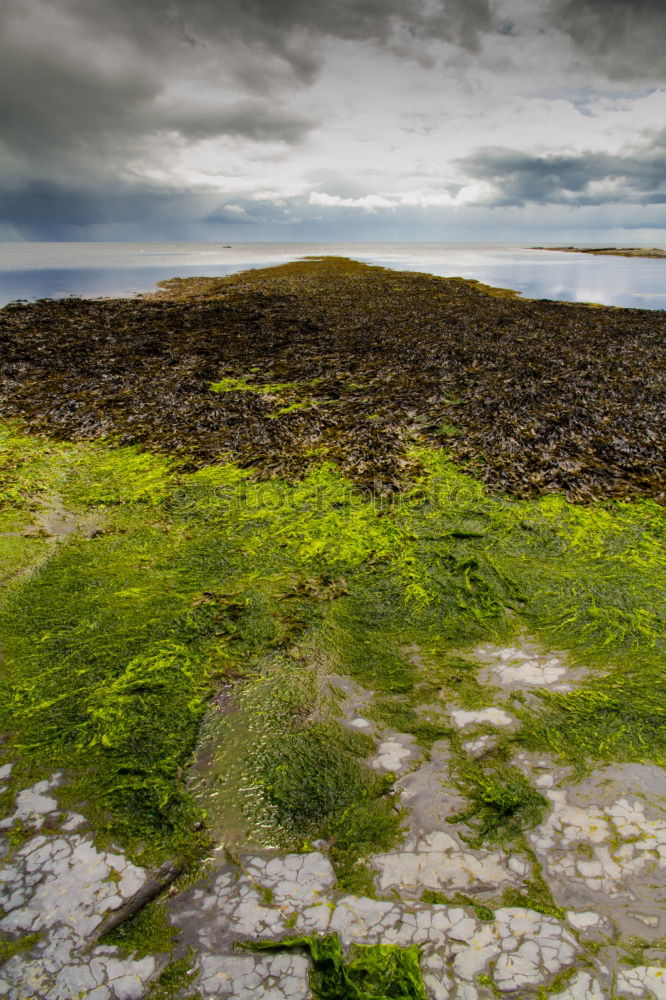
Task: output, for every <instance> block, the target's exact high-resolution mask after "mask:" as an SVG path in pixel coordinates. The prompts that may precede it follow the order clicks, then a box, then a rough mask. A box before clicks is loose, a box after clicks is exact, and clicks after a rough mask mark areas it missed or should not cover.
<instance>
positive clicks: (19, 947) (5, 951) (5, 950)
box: [0, 934, 41, 965]
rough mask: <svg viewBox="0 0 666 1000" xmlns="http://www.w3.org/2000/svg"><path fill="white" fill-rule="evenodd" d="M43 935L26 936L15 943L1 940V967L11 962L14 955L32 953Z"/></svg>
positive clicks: (14, 941)
mask: <svg viewBox="0 0 666 1000" xmlns="http://www.w3.org/2000/svg"><path fill="white" fill-rule="evenodd" d="M40 938H41V934H25V935H24V936H23V937H21V938H17V939H15V940H13V941H9V940H4V939H0V965H2V964H3V963H4V962H7V961H9V959H10V958H13V957H14V955H20V954H22V953H23V952H26V951H30V949H31V948H34V946H35V945H36V944H38V942H39V941H40Z"/></svg>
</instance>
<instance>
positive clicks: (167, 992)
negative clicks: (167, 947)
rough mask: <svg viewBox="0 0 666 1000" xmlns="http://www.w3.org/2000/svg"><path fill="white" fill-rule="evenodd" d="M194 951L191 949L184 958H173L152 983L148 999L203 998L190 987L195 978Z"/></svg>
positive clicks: (198, 999)
mask: <svg viewBox="0 0 666 1000" xmlns="http://www.w3.org/2000/svg"><path fill="white" fill-rule="evenodd" d="M194 958H195V956H194V951H193V949H190V951H188V953H187V955H184V956H183V957H182V958H176V959H173V960H172V961H171V962H169V964H168V965H167V967H166V968H165V969H164V970H163V972H162V973H160V975H159V976H158V977H157V979H156V980H155V982H154V983H152V985H151V987H150V990H149V992H148V993H147V995H146V1000H202V997H201V994H200V993H199V991H198V990H196V991H195V992H194V993H193V992H191V991H190V990H189V989H188V987H189V986H190V983H191V981H192V978H193V974H194V969H193V964H194Z"/></svg>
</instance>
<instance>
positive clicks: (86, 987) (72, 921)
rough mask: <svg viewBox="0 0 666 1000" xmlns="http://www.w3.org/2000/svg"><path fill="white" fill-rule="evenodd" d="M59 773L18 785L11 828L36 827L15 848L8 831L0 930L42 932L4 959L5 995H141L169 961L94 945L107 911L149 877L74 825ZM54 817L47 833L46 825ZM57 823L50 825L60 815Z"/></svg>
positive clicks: (107, 999) (7, 823)
mask: <svg viewBox="0 0 666 1000" xmlns="http://www.w3.org/2000/svg"><path fill="white" fill-rule="evenodd" d="M60 781H61V776H60V775H59V774H56V775H54V776H53V777H52V778H51V779H50V780H46V781H40V782H38V783H37V784H36V785H33V786H32V787H31V788H27V789H24V790H23V791H21V792H19V793H18V795H17V798H16V808H15V810H14V813H13V814H12V815H11V816H10V817H7V819H5V820H3V821H2V828H3V829H4V830H9V829H10V828H11V827H12V825H13V824H14V823H15V822H16V821H17V820H20V821H21V822H22V823H23V824H29V826H30V827H31V828H32V829H33V830H35V831H36V833H35V835H33V836H29V837H28V838H27V839H26V840H25V841H24V842H23V843H22V844H21V846H20V847H19V848H17V849H16V850H11V848H10V846H9V844H8V842H7V840H6V838H5V837H0V841H1V842H2V845H3V851H2V854H3V859H2V862H0V885H2V911H1V913H2V916H1V917H0V931H2V932H3V934H4V935H5V936H6V938H8V939H9V940H20V939H21V938H23V937H25V936H26V935H28V934H38V935H39V940H38V941H37V943H36V944H35V945H34V946H33V947H32V948H31V949H30V950H29V951H28V952H22V953H19V954H17V955H14V956H13V957H12V958H10V959H9V960H8V961H7V962H5V963H4V964H3V965H2V966H0V996H2V997H7V1000H26V998H27V997H30V1000H73V998H77V1000H78V998H79V997H85V998H90V1000H139V998H140V997H143V996H144V995H145V993H146V990H147V985H148V983H149V982H150V980H151V979H152V978H153V977H154V976H155V975H156V974H157V973H158V972H159V969H160V967H161V965H162V964H163V961H162V959H160V957H152V956H149V957H146V958H143V959H141V960H135V959H133V958H128V959H125V958H121V957H120V955H119V953H118V951H117V949H115V948H111V947H105V946H100V945H98V946H96V947H95V946H93V947H92V948H91V947H90V946H91V945H94V941H95V938H96V933H97V932H98V931H99V929H100V927H101V925H102V923H103V922H104V920H105V918H106V917H107V916H108V915H109V914H111V913H113V912H114V911H116V910H119V909H120V908H121V907H123V906H126V905H127V904H128V903H130V902H131V900H132V899H133V898H134V897H135V896H136V894H137V893H139V892H140V891H141V890H142V889H143V888H144V886H145V885H146V884H147V883H148V882H149V880H150V879H151V877H152V876H151V873H150V872H149V871H147V870H146V869H143V868H139V867H137V866H136V865H133V864H132V863H131V862H130V861H128V860H127V858H126V857H125V856H124V855H123V854H121V853H120V852H116V851H100V850H98V849H97V848H96V847H95V845H94V843H93V841H92V838H91V837H90V836H89V835H87V834H83V833H76V832H73V831H74V830H76V829H77V828H79V827H80V826H81V825H82V824H83V823H84V822H85V821H84V820H83V817H81V816H78V815H77V814H75V813H64V812H61V811H60V810H59V806H58V802H57V799H56V798H55V791H56V789H57V787H58V785H59V784H60ZM47 819H49V833H48V835H47V834H44V833H41V832H39V831H40V830H42V829H44V824H45V822H46V820H47ZM56 822H57V824H58V826H59V827H60V829H59V830H52V829H51V825H52V824H54V823H56Z"/></svg>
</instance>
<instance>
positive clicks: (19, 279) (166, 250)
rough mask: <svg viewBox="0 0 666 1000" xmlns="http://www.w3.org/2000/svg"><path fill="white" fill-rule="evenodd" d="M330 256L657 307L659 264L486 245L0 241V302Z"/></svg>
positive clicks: (665, 299)
mask: <svg viewBox="0 0 666 1000" xmlns="http://www.w3.org/2000/svg"><path fill="white" fill-rule="evenodd" d="M323 254H336V255H340V256H344V257H353V258H355V259H356V260H362V261H367V262H369V263H373V264H383V265H386V266H387V267H394V268H396V269H399V270H411V271H427V272H429V273H430V274H438V275H445V276H458V277H462V278H476V279H477V280H478V281H482V282H484V283H486V284H488V285H496V286H499V287H501V288H515V289H516V290H517V291H520V292H522V293H523V294H524V295H525V296H527V297H529V298H547V299H566V300H568V301H575V302H602V303H605V304H606V305H613V306H634V307H638V308H641V309H666V259H661V260H651V259H649V258H627V257H594V256H591V255H590V254H571V253H557V252H549V251H544V250H530V249H526V248H524V247H521V246H513V245H499V244H489V243H348V244H345V243H239V244H236V245H233V246H231V247H225V246H224V245H222V244H220V243H146V244H140V243H0V305H4V304H6V303H7V302H11V301H13V300H14V299H31V300H32V299H39V298H47V297H48V298H63V297H64V296H67V295H81V296H87V297H96V296H129V295H136V294H137V293H141V292H149V291H151V290H153V289H154V288H155V283H156V282H157V281H160V280H162V279H164V278H172V277H175V276H179V277H189V276H193V275H208V276H219V275H224V274H231V273H232V272H234V271H241V270H244V269H246V268H249V267H266V266H270V265H271V264H279V263H283V262H285V261H289V260H297V259H299V258H300V257H304V256H308V255H312V256H320V255H323Z"/></svg>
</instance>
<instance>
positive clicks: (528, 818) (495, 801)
mask: <svg viewBox="0 0 666 1000" xmlns="http://www.w3.org/2000/svg"><path fill="white" fill-rule="evenodd" d="M453 777H454V780H455V781H456V782H457V784H458V786H459V788H460V790H461V791H462V792H463V793H464V794H465V795H466V796H467V798H468V799H469V803H470V804H469V807H468V808H466V809H465V810H463V811H462V812H461V813H459V814H457V815H456V816H452V817H450V819H449V822H451V823H456V822H464V823H467V824H468V825H469V827H470V829H471V831H472V834H471V836H470V837H469V841H470V843H471V844H474V845H477V846H478V845H479V844H481V843H483V842H484V841H485V840H495V841H503V842H510V841H512V840H516V839H517V838H519V837H521V835H522V832H523V830H525V829H529V828H531V827H533V826H536V825H537V824H538V823H539V822H540V820H541V818H542V816H543V814H544V812H545V810H546V809H547V806H548V803H547V802H546V800H545V799H544V797H543V796H542V795H540V794H539V793H538V792H537V791H536V790H535V789H534V788H533V787H532V785H530V783H529V781H528V780H527V778H525V776H524V775H523V774H522V773H521V772H520V771H519V770H518V769H517V768H515V767H511V766H510V765H507V764H506V763H504V762H502V761H501V760H488V761H484V762H483V763H481V762H480V761H478V760H470V759H469V758H467V757H463V756H461V755H460V756H457V757H454V760H453Z"/></svg>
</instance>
